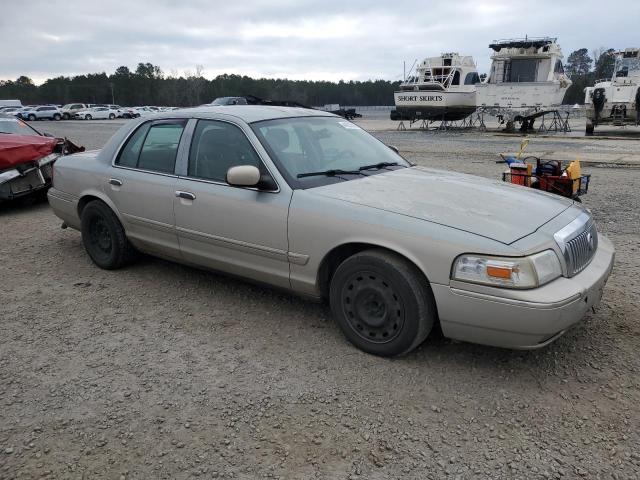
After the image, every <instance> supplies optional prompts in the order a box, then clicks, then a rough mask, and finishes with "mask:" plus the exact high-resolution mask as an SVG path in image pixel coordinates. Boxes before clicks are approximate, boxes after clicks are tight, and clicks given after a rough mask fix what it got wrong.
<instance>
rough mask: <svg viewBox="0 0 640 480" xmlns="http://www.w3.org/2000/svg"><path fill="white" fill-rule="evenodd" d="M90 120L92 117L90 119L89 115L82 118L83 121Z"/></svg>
mask: <svg viewBox="0 0 640 480" xmlns="http://www.w3.org/2000/svg"><path fill="white" fill-rule="evenodd" d="M92 118H93V117H92V116H91V115H85V116H84V119H85V120H91V119H92Z"/></svg>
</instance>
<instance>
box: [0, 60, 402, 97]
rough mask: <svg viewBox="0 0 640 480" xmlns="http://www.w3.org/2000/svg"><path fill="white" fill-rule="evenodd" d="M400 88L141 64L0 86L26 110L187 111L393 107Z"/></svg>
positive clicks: (373, 82)
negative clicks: (220, 104)
mask: <svg viewBox="0 0 640 480" xmlns="http://www.w3.org/2000/svg"><path fill="white" fill-rule="evenodd" d="M399 85H400V82H390V81H386V80H368V81H349V82H344V81H340V82H328V81H309V80H286V79H271V78H258V79H255V78H250V77H247V76H245V75H228V74H224V75H218V76H217V77H216V78H214V79H211V80H208V79H206V78H204V76H203V69H202V67H201V66H197V67H196V68H195V70H194V71H187V72H184V74H183V75H178V74H177V73H176V72H173V73H171V74H168V75H165V74H164V72H163V71H162V70H161V69H160V68H159V67H158V66H156V65H153V64H151V63H139V64H138V66H137V68H136V69H135V70H133V71H132V70H130V69H129V68H128V67H126V66H122V67H119V68H117V69H116V71H115V72H114V73H113V74H111V75H107V74H106V73H92V74H87V75H76V76H74V77H64V76H61V77H56V78H51V79H48V80H46V81H45V82H44V83H43V84H42V85H35V84H34V83H33V81H32V80H31V79H30V78H29V77H26V76H21V77H19V78H18V79H16V80H0V98H5V99H20V100H21V101H22V103H23V104H24V105H28V104H43V103H53V104H66V103H72V102H86V103H104V104H116V105H122V106H137V105H161V106H165V105H166V106H176V107H187V106H194V105H201V104H203V103H210V102H211V101H213V99H215V98H216V97H224V96H239V95H255V96H257V97H260V98H264V99H270V100H290V101H295V102H298V103H302V104H305V105H315V106H318V105H324V104H327V103H339V104H341V105H393V92H394V91H395V90H397V89H398V86H399Z"/></svg>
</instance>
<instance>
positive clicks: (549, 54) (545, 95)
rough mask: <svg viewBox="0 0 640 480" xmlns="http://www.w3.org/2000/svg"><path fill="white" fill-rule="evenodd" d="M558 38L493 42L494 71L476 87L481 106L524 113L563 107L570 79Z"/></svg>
mask: <svg viewBox="0 0 640 480" xmlns="http://www.w3.org/2000/svg"><path fill="white" fill-rule="evenodd" d="M556 40H557V39H556V38H549V37H544V38H524V39H513V40H499V41H494V42H493V43H492V44H491V45H489V48H491V49H492V50H493V52H494V53H493V54H492V55H491V60H492V63H491V71H490V73H489V75H488V77H487V79H486V81H485V82H483V83H480V84H478V85H476V87H477V92H478V96H477V102H478V106H479V107H485V108H486V107H489V108H496V109H504V110H510V111H513V112H518V113H524V112H527V111H534V110H545V109H548V108H549V107H553V106H556V105H560V104H562V100H563V98H564V94H565V93H566V91H567V89H568V88H569V86H571V80H569V77H567V75H565V73H564V67H563V66H562V58H563V56H562V50H561V49H560V45H558V43H557V42H556Z"/></svg>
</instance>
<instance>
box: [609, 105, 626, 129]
mask: <svg viewBox="0 0 640 480" xmlns="http://www.w3.org/2000/svg"><path fill="white" fill-rule="evenodd" d="M611 118H612V119H613V124H614V125H615V126H616V127H622V126H624V109H623V108H621V107H620V106H615V107H613V111H612V112H611Z"/></svg>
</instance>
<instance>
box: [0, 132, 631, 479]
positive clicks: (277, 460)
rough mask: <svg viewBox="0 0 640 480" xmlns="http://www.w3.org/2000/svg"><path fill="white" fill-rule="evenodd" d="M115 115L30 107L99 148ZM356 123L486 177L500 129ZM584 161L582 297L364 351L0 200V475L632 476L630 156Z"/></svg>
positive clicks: (553, 141) (416, 152)
mask: <svg viewBox="0 0 640 480" xmlns="http://www.w3.org/2000/svg"><path fill="white" fill-rule="evenodd" d="M122 123H123V122H119V121H112V122H108V121H104V122H100V121H94V122H91V123H89V122H73V121H72V122H55V123H54V122H46V123H45V122H42V123H38V124H37V126H38V127H40V128H41V130H44V131H48V132H51V133H53V134H56V135H67V136H68V137H69V138H70V139H72V140H74V141H78V142H79V143H82V144H84V145H86V146H87V147H88V148H99V147H100V146H101V145H102V144H103V143H104V142H105V141H106V140H107V139H108V138H109V137H110V135H111V134H112V133H113V131H114V130H115V129H116V128H117V127H118V126H119V125H121V124H122ZM376 135H378V136H379V137H380V138H381V139H382V140H383V141H385V142H387V143H389V144H393V145H396V146H398V147H399V148H400V149H401V151H402V152H403V153H404V154H405V155H406V156H407V157H408V158H410V159H411V160H414V161H416V162H417V163H419V164H422V165H429V166H436V167H439V168H446V169H450V170H456V171H460V172H467V173H475V174H478V175H483V176H488V177H498V176H499V174H500V172H501V171H502V170H503V166H500V165H496V164H495V160H496V158H497V153H498V152H504V151H510V150H513V149H514V148H515V147H516V146H517V144H518V142H519V139H518V138H517V137H503V136H496V135H492V134H477V133H464V134H452V133H446V134H433V133H424V132H390V131H380V132H377V133H376ZM638 145H639V143H638V141H633V140H621V141H615V140H604V139H584V138H582V139H574V138H570V139H569V138H564V137H557V138H534V139H532V141H531V144H530V147H529V148H530V149H531V150H532V151H534V150H535V151H545V152H550V151H553V152H557V151H562V152H576V153H578V154H579V153H580V152H592V153H593V152H601V153H603V154H607V153H615V152H621V151H629V150H634V149H637V148H638ZM585 170H586V171H587V172H589V173H592V174H593V177H592V187H591V191H590V193H589V194H588V195H587V196H585V197H584V202H585V204H586V205H588V206H589V207H590V208H592V209H593V211H594V214H595V216H596V218H597V220H598V222H599V228H600V230H601V231H603V232H604V233H606V234H607V235H608V236H609V237H610V238H611V239H612V241H613V242H614V244H615V245H616V248H617V258H616V266H615V269H614V272H613V275H612V277H611V278H610V280H609V283H608V284H607V287H606V290H605V293H604V298H603V303H602V304H601V306H600V307H599V309H598V310H597V311H596V312H595V313H593V314H590V315H589V316H588V317H587V318H586V319H585V321H584V322H582V323H581V324H579V325H578V326H577V327H576V328H574V329H572V330H571V331H569V332H568V333H567V334H566V335H565V336H564V337H562V338H561V339H559V340H558V341H557V342H555V343H554V344H552V345H551V346H549V347H547V348H545V349H543V350H540V351H535V352H518V351H508V350H501V349H495V348H488V347H483V346H476V345H471V344H465V343H457V342H451V341H449V340H446V339H444V338H443V337H442V336H441V335H438V334H437V333H435V334H432V335H431V336H430V337H429V338H428V339H427V341H426V342H425V344H423V345H422V346H421V347H420V348H419V349H418V350H417V351H416V352H414V353H412V354H410V355H408V356H406V357H403V358H399V359H393V360H385V359H381V358H376V357H373V356H370V355H367V354H364V353H361V352H360V351H358V350H356V349H355V348H353V347H352V346H350V345H349V344H348V343H347V342H346V340H344V339H343V337H342V335H341V333H340V332H339V330H338V328H337V326H336V325H335V324H334V323H333V321H332V320H331V315H330V311H329V309H328V307H326V306H324V305H318V304H313V303H308V302H306V301H304V300H301V299H299V298H296V297H293V296H289V295H287V294H283V293H280V292H275V291H272V290H268V289H264V288H261V287H257V286H253V285H250V284H247V283H244V282H241V281H238V280H232V279H229V278H227V277H224V276H221V275H217V274H215V273H209V272H204V271H199V270H195V269H192V268H188V267H183V266H180V265H176V264H172V263H168V262H165V261H162V260H157V259H153V258H145V259H143V260H142V261H141V262H140V263H138V264H136V265H134V266H132V267H130V268H127V269H125V270H121V271H112V272H108V271H103V270H99V269H98V268H97V267H95V266H94V265H93V264H92V263H91V262H90V260H89V258H88V257H87V255H86V254H85V253H84V250H83V248H82V245H81V241H80V235H79V233H78V232H76V231H72V230H61V229H60V228H59V227H60V223H61V222H60V221H59V220H58V219H57V218H55V217H54V216H53V214H52V213H51V211H50V209H49V207H48V205H47V204H46V203H44V202H40V203H36V204H33V205H24V204H15V205H0V225H1V226H2V229H1V237H0V240H1V242H0V261H1V263H2V265H3V268H2V274H3V277H4V282H5V283H4V287H3V288H2V290H0V479H10V478H41V477H44V478H78V479H81V478H82V479H84V478H87V479H88V478H116V479H128V478H138V479H147V478H167V479H169V478H192V477H201V478H241V479H254V478H283V479H284V478H286V479H289V478H301V479H302V478H327V479H333V478H338V479H340V478H367V479H387V478H403V479H404V478H410V479H424V478H432V479H440V478H444V477H445V476H450V477H451V478H460V479H468V478H508V479H517V478H522V479H531V478H588V479H596V478H598V479H599V478H602V479H610V478H613V479H632V478H639V477H640V433H639V432H640V375H639V373H640V355H639V353H638V352H639V351H640V326H639V325H638V319H639V318H640V252H639V251H638V250H639V243H640V242H639V240H640V234H639V232H640V201H639V198H640V196H639V195H638V192H639V191H640V168H638V167H629V168H624V167H622V168H621V167H617V168H611V167H606V166H604V167H595V166H594V167H589V168H586V169H585Z"/></svg>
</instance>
